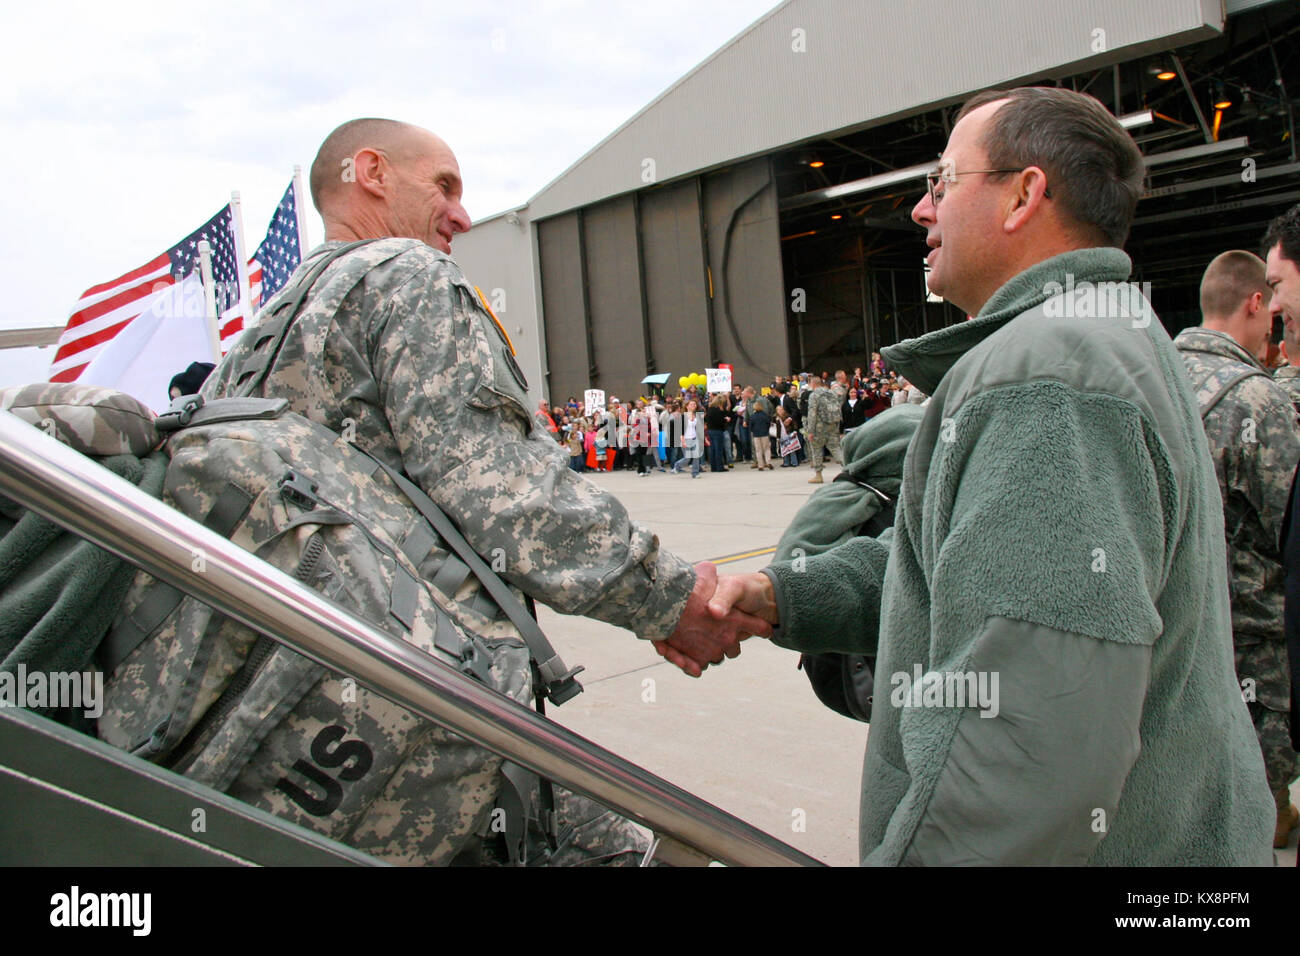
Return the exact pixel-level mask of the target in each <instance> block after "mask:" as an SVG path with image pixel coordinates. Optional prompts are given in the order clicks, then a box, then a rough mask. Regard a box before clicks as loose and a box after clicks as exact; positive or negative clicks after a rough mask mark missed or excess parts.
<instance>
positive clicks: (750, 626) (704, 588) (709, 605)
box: [654, 561, 779, 677]
mask: <svg viewBox="0 0 1300 956" xmlns="http://www.w3.org/2000/svg"><path fill="white" fill-rule="evenodd" d="M777 623H779V622H778V619H777V613H776V602H775V599H774V596H773V593H772V583H771V581H770V580H768V577H767V575H765V574H761V573H754V574H732V575H727V576H725V577H721V578H720V577H719V576H718V569H717V566H716V565H714V564H713V563H712V562H709V561H701V562H700V563H699V564H697V565H696V566H695V588H694V590H692V591H691V596H690V597H689V598H688V599H687V601H686V609H685V610H684V611H682V616H681V618H679V619H678V622H677V629H676V630H675V631H673V633H672V634H671V635H670V636H669V638H668V640H666V641H655V642H654V646H655V650H656V651H658V652H659V654H660V655H661V656H662V657H664V658H665V659H666V660H668V661H669V662H670V663H672V664H674V665H676V666H677V667H679V668H680V669H681V670H682V671H683V672H684V673H686V674H687V675H689V676H691V677H699V676H700V675H701V674H702V673H704V669H705V668H706V667H708V666H709V665H710V664H721V663H722V659H723V658H724V657H739V656H740V642H741V641H743V640H745V639H746V638H749V637H752V636H758V637H771V636H772V627H773V626H774V625H775V624H777Z"/></svg>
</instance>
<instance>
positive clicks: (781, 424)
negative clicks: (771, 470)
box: [776, 406, 799, 468]
mask: <svg viewBox="0 0 1300 956" xmlns="http://www.w3.org/2000/svg"><path fill="white" fill-rule="evenodd" d="M796 435H798V430H797V429H796V428H795V427H794V419H793V418H791V417H790V413H789V412H787V411H786V410H785V408H784V406H783V407H781V408H778V409H777V410H776V441H777V446H776V447H777V448H778V449H779V448H781V446H782V445H784V444H785V443H786V441H788V440H789V439H790V438H792V437H794V436H796ZM781 467H782V468H798V467H799V455H798V454H797V453H796V452H793V451H792V452H790V454H788V455H786V456H785V459H784V461H782V462H781Z"/></svg>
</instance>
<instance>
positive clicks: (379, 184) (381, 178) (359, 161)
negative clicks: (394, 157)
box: [353, 146, 393, 199]
mask: <svg viewBox="0 0 1300 956" xmlns="http://www.w3.org/2000/svg"><path fill="white" fill-rule="evenodd" d="M353 170H354V175H355V176H356V183H357V185H358V186H359V187H361V188H362V189H363V190H365V191H366V192H367V193H369V194H370V195H372V196H374V197H375V198H377V199H382V198H384V195H385V193H386V192H387V190H388V188H389V187H390V186H391V185H392V175H393V173H392V165H391V164H390V163H389V162H388V157H387V156H385V155H384V154H383V153H382V152H380V151H379V150H377V149H372V148H371V147H369V146H366V147H364V148H362V149H360V150H358V151H357V154H356V156H354V157H353Z"/></svg>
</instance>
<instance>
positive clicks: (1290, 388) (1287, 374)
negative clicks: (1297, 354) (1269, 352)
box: [1273, 365, 1300, 411]
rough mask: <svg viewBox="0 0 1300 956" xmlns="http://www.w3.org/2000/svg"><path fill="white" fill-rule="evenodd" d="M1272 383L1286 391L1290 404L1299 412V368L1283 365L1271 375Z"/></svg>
mask: <svg viewBox="0 0 1300 956" xmlns="http://www.w3.org/2000/svg"><path fill="white" fill-rule="evenodd" d="M1273 381H1275V382H1277V383H1278V384H1279V385H1281V386H1282V387H1283V388H1284V389H1286V393H1287V394H1288V395H1290V396H1291V404H1292V405H1294V406H1295V407H1296V410H1297V411H1300V367H1296V366H1294V365H1283V366H1282V367H1281V368H1280V369H1278V370H1277V371H1276V372H1274V373H1273Z"/></svg>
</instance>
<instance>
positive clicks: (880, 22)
mask: <svg viewBox="0 0 1300 956" xmlns="http://www.w3.org/2000/svg"><path fill="white" fill-rule="evenodd" d="M1237 2H1240V0H1237ZM1223 10H1224V8H1223V4H1222V0H1144V2H1142V3H1133V2H1132V0H1086V2H1080V0H996V4H994V3H991V2H990V3H971V2H969V0H912V2H908V3H900V2H898V0H786V2H785V3H782V4H781V5H780V6H778V7H776V8H775V9H773V10H772V11H771V12H770V13H768V14H766V15H765V16H763V17H762V18H761V19H759V20H758V21H757V22H755V23H754V24H753V25H751V26H750V27H749V28H748V29H746V30H744V31H743V32H742V33H740V34H739V35H738V36H737V37H736V38H735V39H733V40H732V41H731V42H729V43H727V44H726V45H725V46H723V47H722V48H721V49H719V50H718V51H717V52H716V53H714V54H713V55H712V56H711V57H709V58H708V59H707V60H705V61H704V62H703V63H701V64H700V65H699V66H698V67H696V68H695V69H694V70H692V71H691V72H690V73H688V74H687V75H686V76H684V77H683V78H682V79H681V80H679V81H678V82H677V83H675V84H674V85H673V86H671V87H670V88H669V89H667V90H666V91H665V92H664V93H662V94H661V95H660V96H659V97H657V98H656V99H655V100H653V101H652V102H651V103H650V104H649V105H648V106H646V107H645V108H644V109H642V110H641V111H640V112H639V113H637V114H636V115H635V116H633V117H632V118H631V119H629V120H628V121H627V122H626V123H624V124H623V125H622V126H620V127H619V128H618V129H617V130H615V131H614V132H613V133H612V134H610V135H609V136H608V137H607V138H606V139H605V140H603V141H602V142H601V143H600V144H599V145H597V146H596V147H595V148H593V149H592V150H591V151H590V152H589V153H587V154H586V155H585V156H583V157H582V159H580V160H578V162H576V163H575V164H574V165H573V166H571V167H570V168H569V169H567V170H566V171H565V172H564V173H562V174H561V175H560V176H559V177H557V178H556V179H555V180H554V181H552V182H551V183H550V184H549V185H547V186H546V187H544V188H543V189H542V190H541V192H539V193H538V194H537V195H536V196H534V197H533V199H532V200H531V201H530V202H529V203H528V208H529V213H530V218H532V219H542V218H546V217H548V216H553V215H556V214H557V213H561V212H564V211H565V210H568V209H573V208H576V207H578V206H585V205H588V204H590V203H593V202H598V201H600V200H602V199H606V198H608V197H611V196H616V195H619V194H622V193H626V192H630V191H633V190H636V189H640V188H642V187H643V186H646V185H647V184H649V183H652V182H666V181H669V180H673V179H677V178H680V177H682V176H686V175H689V174H693V173H697V172H700V171H701V170H705V169H710V168H713V167H716V166H720V165H723V164H726V163H730V162H733V161H735V160H738V159H742V158H745V157H749V156H754V155H759V154H762V153H765V152H768V151H770V150H773V149H777V148H780V147H783V146H788V145H790V144H793V143H799V142H802V141H804V140H808V139H812V138H816V137H821V136H824V135H826V134H827V133H830V132H841V131H852V130H855V129H861V128H864V127H867V126H872V125H875V124H878V123H881V122H884V121H887V120H890V119H898V118H902V117H905V116H907V115H908V114H910V113H915V112H920V111H922V110H927V109H933V108H934V107H935V106H937V105H944V104H946V103H951V102H955V101H957V100H960V99H962V98H964V97H965V96H966V95H968V94H969V93H972V92H974V91H976V90H980V89H986V88H990V87H997V86H999V85H1004V84H1010V83H1013V82H1016V83H1018V82H1024V81H1027V80H1032V79H1038V78H1044V77H1048V76H1056V75H1066V74H1070V73H1077V72H1079V71H1080V70H1082V69H1087V68H1096V67H1098V66H1104V65H1107V64H1109V63H1116V62H1121V61H1124V60H1128V59H1131V58H1133V57H1137V56H1141V55H1144V54H1147V53H1151V52H1155V51H1159V50H1165V49H1169V48H1171V47H1175V46H1180V45H1182V44H1186V43H1189V42H1195V41H1197V40H1200V39H1205V38H1208V37H1210V36H1213V35H1214V34H1216V33H1218V32H1220V31H1221V30H1222V29H1223V16H1224V13H1223Z"/></svg>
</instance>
